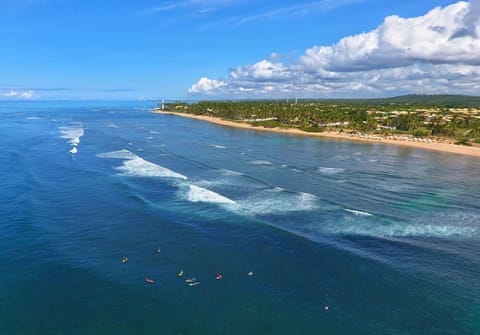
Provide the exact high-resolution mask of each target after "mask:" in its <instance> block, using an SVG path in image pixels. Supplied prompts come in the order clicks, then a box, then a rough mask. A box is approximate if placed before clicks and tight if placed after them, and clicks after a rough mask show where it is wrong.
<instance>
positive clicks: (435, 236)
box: [0, 102, 480, 335]
mask: <svg viewBox="0 0 480 335" xmlns="http://www.w3.org/2000/svg"><path fill="white" fill-rule="evenodd" d="M151 107H153V105H152V104H150V105H149V104H148V103H139V102H124V103H122V102H115V103H105V102H75V103H74V102H62V103H60V102H55V103H52V102H22V103H20V102H0V166H1V174H0V204H1V205H0V274H1V275H0V334H14V335H17V334H18V335H22V334H49V335H50V334H71V335H75V334H82V335H83V334H95V335H97V334H98V335H101V334H402V335H403V334H480V244H479V242H480V159H478V158H472V157H466V156H459V155H451V154H442V153H435V152H428V151H423V150H416V149H408V148H401V147H396V146H387V145H380V144H361V143H349V142H343V141H333V140H319V139H312V138H304V137H293V136H292V137H290V136H283V135H277V134H267V133H257V132H255V131H246V130H239V129H231V128H226V127H219V126H215V125H212V124H208V123H203V122H199V121H195V120H190V119H184V118H180V117H176V116H166V115H154V114H152V113H151V112H150V108H151ZM75 151H76V152H75ZM158 248H160V249H161V250H160V252H158ZM122 257H128V262H127V263H125V264H123V263H122ZM180 270H183V271H184V275H183V276H182V277H179V276H178V275H177V274H178V272H179V271H180ZM250 271H251V272H253V273H254V275H253V276H249V275H247V274H248V272H250ZM218 273H221V274H222V275H223V279H222V280H216V279H215V276H216V275H217V274H218ZM190 276H194V277H196V279H197V282H199V283H200V284H199V285H197V286H192V287H190V286H188V285H187V284H186V283H185V279H187V278H188V277H190ZM146 277H149V278H152V279H154V281H155V283H154V284H149V283H146V282H145V278H146ZM326 306H328V310H326V309H325V307H326Z"/></svg>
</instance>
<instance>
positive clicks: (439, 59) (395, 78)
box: [190, 0, 480, 97]
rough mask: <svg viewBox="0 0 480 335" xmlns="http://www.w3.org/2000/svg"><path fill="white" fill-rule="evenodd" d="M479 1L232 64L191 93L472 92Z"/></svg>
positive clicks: (477, 74) (475, 88)
mask: <svg viewBox="0 0 480 335" xmlns="http://www.w3.org/2000/svg"><path fill="white" fill-rule="evenodd" d="M478 83H480V0H471V1H470V2H465V1H460V2H457V3H455V4H452V5H450V6H447V7H445V8H440V7H437V8H434V9H432V10H431V11H430V12H428V13H427V14H425V15H424V16H420V17H415V18H401V17H399V16H390V17H387V18H386V19H385V21H384V22H383V23H382V24H381V25H380V26H378V27H377V28H376V29H374V30H372V31H369V32H365V33H361V34H358V35H353V36H348V37H345V38H343V39H341V40H340V41H339V42H338V43H336V44H334V45H331V46H314V47H312V48H310V49H307V50H306V51H305V52H304V54H303V55H301V56H300V57H299V58H298V59H297V60H296V61H295V62H293V63H291V64H284V63H282V62H280V61H279V60H278V59H277V58H272V59H270V60H261V61H259V62H257V63H255V64H253V65H245V66H239V67H237V68H236V69H234V70H232V71H231V72H230V74H229V76H228V78H226V79H222V80H212V79H208V78H202V79H200V81H199V82H198V83H197V84H194V85H193V86H192V87H191V88H190V92H191V93H210V94H213V93H216V94H219V95H220V94H223V95H249V96H256V95H258V96H262V95H268V96H271V97H274V96H278V97H280V96H291V95H296V96H303V97H325V96H327V97H328V96H331V97H334V96H375V95H391V94H401V93H447V92H448V93H462V94H477V95H478V94H480V90H479V89H480V84H478Z"/></svg>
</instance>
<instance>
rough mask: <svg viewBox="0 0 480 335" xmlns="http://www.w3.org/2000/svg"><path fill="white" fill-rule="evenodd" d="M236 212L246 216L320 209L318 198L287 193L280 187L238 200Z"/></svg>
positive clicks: (311, 195)
mask: <svg viewBox="0 0 480 335" xmlns="http://www.w3.org/2000/svg"><path fill="white" fill-rule="evenodd" d="M237 205H238V207H236V208H235V210H236V211H238V212H240V213H241V214H246V215H268V214H285V213H288V212H295V211H311V210H315V209H318V207H319V201H318V197H316V196H315V195H313V194H309V193H292V192H287V191H285V190H284V189H282V188H280V187H275V188H272V189H267V190H263V191H259V192H255V193H253V194H252V195H250V196H248V197H246V198H245V199H241V200H237Z"/></svg>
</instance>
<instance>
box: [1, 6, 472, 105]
mask: <svg viewBox="0 0 480 335" xmlns="http://www.w3.org/2000/svg"><path fill="white" fill-rule="evenodd" d="M479 2H480V0H470V1H469V2H466V1H460V2H458V1H442V0H436V1H434V0H421V1H415V0H317V1H314V0H311V1H301V0H297V1H293V0H292V1H290V0H275V1H273V0H257V1H247V0H204V1H201V0H177V1H163V0H156V1H153V0H144V1H119V0H116V1H113V0H97V1H88V0H83V1H80V0H0V5H1V8H2V9H1V11H0V99H147V98H153V99H161V98H165V99H199V98H200V99H216V98H232V99H234V98H239V97H240V98H259V97H260V98H279V97H316V98H324V97H370V96H391V95H396V94H404V93H463V94H480V90H479V88H480V87H479V86H478V84H477V82H480V67H479V64H480V40H479V38H480V22H479V19H478V18H479V17H480V15H479V14H480V11H479V8H480V3H479ZM405 36H407V37H405Z"/></svg>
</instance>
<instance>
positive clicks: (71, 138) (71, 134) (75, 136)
mask: <svg viewBox="0 0 480 335" xmlns="http://www.w3.org/2000/svg"><path fill="white" fill-rule="evenodd" d="M58 129H59V130H60V134H61V135H60V137H61V138H64V139H67V140H68V143H69V144H70V145H71V146H72V148H71V149H70V150H69V152H70V153H71V154H76V153H77V152H78V149H77V147H78V145H79V144H80V137H82V136H83V135H84V130H83V126H82V124H78V125H74V126H64V127H59V128H58ZM74 149H75V150H74Z"/></svg>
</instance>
